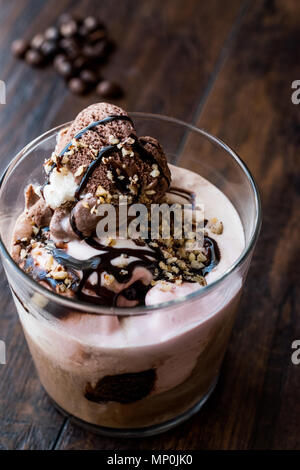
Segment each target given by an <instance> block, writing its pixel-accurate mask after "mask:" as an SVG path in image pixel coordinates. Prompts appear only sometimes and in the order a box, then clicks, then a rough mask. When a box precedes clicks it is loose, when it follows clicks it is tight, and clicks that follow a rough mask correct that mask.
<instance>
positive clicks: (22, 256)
mask: <svg viewBox="0 0 300 470" xmlns="http://www.w3.org/2000/svg"><path fill="white" fill-rule="evenodd" d="M26 256H27V251H26V250H24V248H22V250H21V251H20V258H21V259H25V258H26Z"/></svg>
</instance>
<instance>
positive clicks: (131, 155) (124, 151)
mask: <svg viewBox="0 0 300 470" xmlns="http://www.w3.org/2000/svg"><path fill="white" fill-rule="evenodd" d="M122 155H123V157H126V155H129V157H133V156H134V153H133V151H132V150H127V149H126V148H124V147H122Z"/></svg>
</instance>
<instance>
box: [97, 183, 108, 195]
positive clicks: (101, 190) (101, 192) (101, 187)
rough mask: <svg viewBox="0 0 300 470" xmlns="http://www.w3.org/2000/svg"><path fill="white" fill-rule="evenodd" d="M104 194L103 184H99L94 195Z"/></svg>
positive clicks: (105, 192)
mask: <svg viewBox="0 0 300 470" xmlns="http://www.w3.org/2000/svg"><path fill="white" fill-rule="evenodd" d="M106 194H107V191H106V189H104V188H103V186H101V185H99V186H98V188H97V191H96V196H105V195H106Z"/></svg>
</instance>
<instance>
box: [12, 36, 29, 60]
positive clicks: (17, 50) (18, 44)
mask: <svg viewBox="0 0 300 470" xmlns="http://www.w3.org/2000/svg"><path fill="white" fill-rule="evenodd" d="M28 48H29V44H28V42H27V41H25V39H16V40H15V41H13V43H12V45H11V51H12V53H13V55H14V56H15V57H24V55H25V53H26V52H27V50H28Z"/></svg>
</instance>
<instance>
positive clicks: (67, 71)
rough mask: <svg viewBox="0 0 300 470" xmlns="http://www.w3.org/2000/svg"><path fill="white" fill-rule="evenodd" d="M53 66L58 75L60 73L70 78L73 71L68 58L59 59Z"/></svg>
mask: <svg viewBox="0 0 300 470" xmlns="http://www.w3.org/2000/svg"><path fill="white" fill-rule="evenodd" d="M55 68H56V70H57V72H58V73H59V75H61V76H62V77H64V78H71V77H72V75H73V73H74V69H73V67H72V64H71V62H69V61H68V60H61V61H59V62H58V63H57V64H56V67H55Z"/></svg>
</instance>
